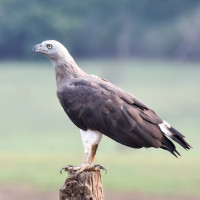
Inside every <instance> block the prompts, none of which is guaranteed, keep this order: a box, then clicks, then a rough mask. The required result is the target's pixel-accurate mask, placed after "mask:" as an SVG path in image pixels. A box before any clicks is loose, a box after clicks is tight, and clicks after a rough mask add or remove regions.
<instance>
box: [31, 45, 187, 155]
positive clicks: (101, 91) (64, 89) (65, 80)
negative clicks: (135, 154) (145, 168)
mask: <svg viewBox="0 0 200 200" xmlns="http://www.w3.org/2000/svg"><path fill="white" fill-rule="evenodd" d="M48 45H51V46H52V48H51V49H48V48H47V46H48ZM34 51H35V52H40V53H43V54H45V55H46V56H47V57H48V58H50V60H51V61H52V63H53V65H54V67H55V71H56V81H57V96H58V99H59V101H60V103H61V105H62V107H63V109H64V110H65V112H66V114H67V115H68V116H69V118H70V119H71V121H72V122H73V123H74V124H75V125H76V126H77V127H79V128H80V129H81V130H83V131H87V130H94V131H98V132H100V133H102V134H104V135H106V136H108V137H109V138H111V139H113V140H115V141H117V142H119V143H120V144H123V145H126V146H128V147H133V148H141V147H146V148H149V147H155V148H162V149H165V150H168V151H169V152H171V153H172V154H173V155H175V156H176V154H178V155H180V154H179V153H178V152H177V150H176V148H175V146H174V144H173V143H172V142H171V141H170V140H169V139H168V138H167V137H169V138H171V139H172V140H174V141H175V142H177V143H178V144H180V145H181V146H182V147H183V148H185V149H190V145H189V144H188V143H187V142H186V141H185V139H184V136H183V135H182V134H181V133H179V132H178V131H177V130H175V129H174V128H173V127H171V126H170V125H169V124H168V123H167V122H165V121H163V120H162V119H161V118H160V117H159V116H158V115H157V114H156V113H155V112H154V111H153V110H151V109H150V108H148V107H147V106H146V105H144V104H143V103H142V102H140V101H139V100H138V99H137V98H136V97H134V96H133V95H131V94H130V93H128V92H126V91H124V90H122V89H120V88H118V87H116V86H115V85H113V84H111V83H110V82H108V81H107V80H104V79H101V78H98V77H96V76H93V75H88V74H86V73H85V72H83V71H82V70H81V69H80V68H79V67H78V66H77V64H76V63H75V61H74V60H73V58H72V57H71V56H70V54H69V53H68V51H67V50H66V49H65V48H64V46H63V45H61V44H60V43H58V42H56V41H45V42H43V43H41V44H40V45H37V46H35V47H34ZM175 153H176V154H175Z"/></svg>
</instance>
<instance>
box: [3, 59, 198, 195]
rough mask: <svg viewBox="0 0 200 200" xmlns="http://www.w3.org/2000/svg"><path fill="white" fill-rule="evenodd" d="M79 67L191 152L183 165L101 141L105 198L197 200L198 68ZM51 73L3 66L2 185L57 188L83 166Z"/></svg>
mask: <svg viewBox="0 0 200 200" xmlns="http://www.w3.org/2000/svg"><path fill="white" fill-rule="evenodd" d="M78 64H79V65H80V66H81V67H82V68H83V69H84V70H85V71H86V72H88V73H91V74H96V75H99V76H101V77H104V78H106V79H108V80H110V81H112V82H113V83H115V84H116V85H118V86H120V87H122V88H123V89H125V90H127V91H129V92H131V93H133V94H134V95H135V96H137V97H139V99H141V100H142V101H143V102H144V103H145V104H147V105H148V106H149V107H151V108H153V109H154V110H155V111H156V112H157V113H158V114H159V115H160V116H161V117H163V118H164V119H165V120H166V121H168V122H169V123H171V124H172V125H173V126H175V127H176V128H177V129H178V130H180V131H181V132H182V133H183V134H184V135H186V139H187V140H188V142H189V143H190V144H191V145H192V146H193V149H192V150H191V151H185V150H183V149H182V148H181V147H180V146H178V145H177V149H178V151H179V152H180V153H181V154H182V157H181V158H179V159H176V158H174V157H173V156H171V155H170V154H169V153H168V152H166V151H163V150H157V149H148V150H146V149H141V150H133V149H128V148H125V147H123V146H121V145H119V144H116V143H115V142H113V141H112V140H110V139H108V138H106V137H103V140H102V143H101V145H100V146H99V149H98V152H97V156H96V160H95V161H96V163H100V164H102V165H103V166H105V167H106V168H107V169H108V174H107V175H106V176H105V175H103V183H104V187H105V189H107V190H121V191H139V192H146V193H153V194H155V193H159V194H163V193H165V194H169V195H170V194H197V195H200V190H199V188H200V149H199V141H200V134H199V132H200V128H199V122H200V92H199V85H200V78H199V74H200V68H199V67H198V63H197V64H191V63H179V62H162V61H143V62H142V61H131V60H130V61H122V60H115V61H113V60H92V61H84V60H83V61H79V62H78ZM54 77H55V76H54V69H53V67H52V66H51V63H50V62H45V63H42V62H41V63H40V62H39V63H29V62H26V63H22V62H17V63H16V62H1V63H0V91H1V96H0V184H15V183H16V182H17V183H21V184H30V185H33V186H35V187H40V188H43V189H49V188H53V187H57V188H59V187H60V186H61V185H62V184H63V181H64V179H65V177H66V175H63V176H61V175H60V174H59V170H60V168H61V167H63V166H64V165H66V164H74V165H78V164H80V162H81V159H82V154H83V147H82V143H81V138H80V135H79V130H78V129H77V128H76V127H75V126H74V125H73V124H72V123H71V122H70V121H69V120H68V118H67V117H66V115H65V113H64V112H63V110H62V108H61V106H60V105H59V102H58V100H57V97H56V84H55V78H54Z"/></svg>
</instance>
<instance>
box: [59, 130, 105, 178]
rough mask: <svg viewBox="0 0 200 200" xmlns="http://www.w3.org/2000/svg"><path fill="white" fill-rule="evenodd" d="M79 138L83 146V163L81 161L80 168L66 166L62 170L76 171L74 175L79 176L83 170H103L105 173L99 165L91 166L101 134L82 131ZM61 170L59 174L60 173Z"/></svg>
mask: <svg viewBox="0 0 200 200" xmlns="http://www.w3.org/2000/svg"><path fill="white" fill-rule="evenodd" d="M81 136H82V142H83V146H84V156H83V161H82V164H81V166H79V167H74V166H71V165H68V166H66V167H64V168H62V170H65V171H69V170H72V171H76V174H80V173H81V172H83V171H85V170H100V169H104V170H105V171H106V169H105V168H104V167H102V166H100V165H94V166H93V163H94V159H95V155H96V151H97V148H98V144H99V143H100V141H101V137H102V134H101V133H99V132H97V131H91V130H88V131H83V130H81ZM62 170H61V172H62ZM106 172H107V171H106Z"/></svg>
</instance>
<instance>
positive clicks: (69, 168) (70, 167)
mask: <svg viewBox="0 0 200 200" xmlns="http://www.w3.org/2000/svg"><path fill="white" fill-rule="evenodd" d="M73 167H74V166H73V165H67V166H66V167H63V168H62V169H61V170H60V174H62V172H63V171H69V170H71V169H73Z"/></svg>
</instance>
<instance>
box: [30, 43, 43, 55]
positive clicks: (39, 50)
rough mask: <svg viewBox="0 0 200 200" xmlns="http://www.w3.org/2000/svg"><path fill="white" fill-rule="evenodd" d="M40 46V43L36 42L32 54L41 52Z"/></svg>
mask: <svg viewBox="0 0 200 200" xmlns="http://www.w3.org/2000/svg"><path fill="white" fill-rule="evenodd" d="M41 47H42V45H41V44H36V45H35V46H34V47H33V48H32V54H35V53H40V52H41Z"/></svg>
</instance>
